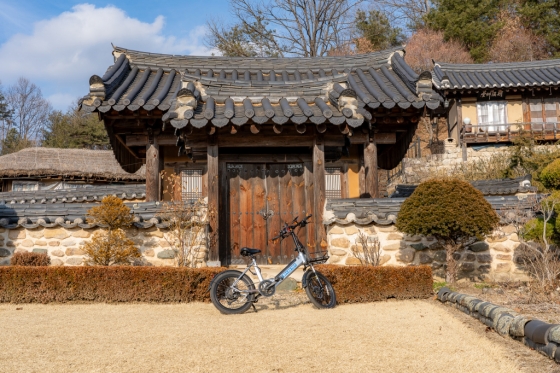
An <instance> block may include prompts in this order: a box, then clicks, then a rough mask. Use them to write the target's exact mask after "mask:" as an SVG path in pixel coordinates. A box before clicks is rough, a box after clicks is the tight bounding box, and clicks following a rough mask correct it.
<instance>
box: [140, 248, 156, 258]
mask: <svg viewBox="0 0 560 373" xmlns="http://www.w3.org/2000/svg"><path fill="white" fill-rule="evenodd" d="M143 254H144V256H149V257H153V256H154V255H155V253H154V249H146V250H144V252H143Z"/></svg>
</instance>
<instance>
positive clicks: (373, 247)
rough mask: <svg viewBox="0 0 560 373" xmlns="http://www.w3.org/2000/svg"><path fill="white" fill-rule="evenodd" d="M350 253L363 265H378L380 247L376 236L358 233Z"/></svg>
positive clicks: (379, 261)
mask: <svg viewBox="0 0 560 373" xmlns="http://www.w3.org/2000/svg"><path fill="white" fill-rule="evenodd" d="M352 254H354V256H355V257H356V258H358V260H359V261H360V263H361V264H362V265H363V266H374V267H375V266H378V265H379V264H380V263H381V247H380V244H379V239H378V238H377V237H376V236H367V235H366V234H364V233H363V232H360V234H359V235H358V240H357V244H356V245H354V246H352Z"/></svg>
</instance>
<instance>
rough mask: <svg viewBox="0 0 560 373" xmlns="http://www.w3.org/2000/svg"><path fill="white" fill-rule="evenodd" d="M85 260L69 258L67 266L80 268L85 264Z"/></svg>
mask: <svg viewBox="0 0 560 373" xmlns="http://www.w3.org/2000/svg"><path fill="white" fill-rule="evenodd" d="M83 261H84V260H83V259H82V258H76V257H74V258H69V259H67V260H66V264H68V265H71V266H79V265H82V263H83Z"/></svg>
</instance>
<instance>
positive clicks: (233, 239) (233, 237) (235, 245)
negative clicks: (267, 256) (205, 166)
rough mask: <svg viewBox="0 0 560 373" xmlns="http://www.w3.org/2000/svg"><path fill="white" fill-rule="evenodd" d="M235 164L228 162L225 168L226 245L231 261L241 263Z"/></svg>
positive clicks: (237, 186)
mask: <svg viewBox="0 0 560 373" xmlns="http://www.w3.org/2000/svg"><path fill="white" fill-rule="evenodd" d="M236 166H242V165H235V164H228V165H227V167H226V170H227V180H228V187H229V191H228V201H227V202H226V203H227V204H228V205H229V216H228V217H229V221H228V223H227V224H228V226H227V228H228V230H229V234H228V243H227V245H228V247H227V249H229V250H230V253H231V263H232V264H243V258H242V257H241V255H240V253H239V250H240V249H241V242H240V231H241V215H240V211H239V171H240V170H241V169H240V168H236Z"/></svg>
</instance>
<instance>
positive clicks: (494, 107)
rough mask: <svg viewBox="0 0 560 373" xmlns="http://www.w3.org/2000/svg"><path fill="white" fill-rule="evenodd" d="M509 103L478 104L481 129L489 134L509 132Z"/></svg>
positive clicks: (477, 109) (487, 102) (489, 102)
mask: <svg viewBox="0 0 560 373" xmlns="http://www.w3.org/2000/svg"><path fill="white" fill-rule="evenodd" d="M506 107H507V102H506V101H486V102H485V101H483V102H477V103H476V111H477V114H478V124H479V125H481V127H480V129H481V130H483V131H488V132H496V131H506V130H507V113H506Z"/></svg>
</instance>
